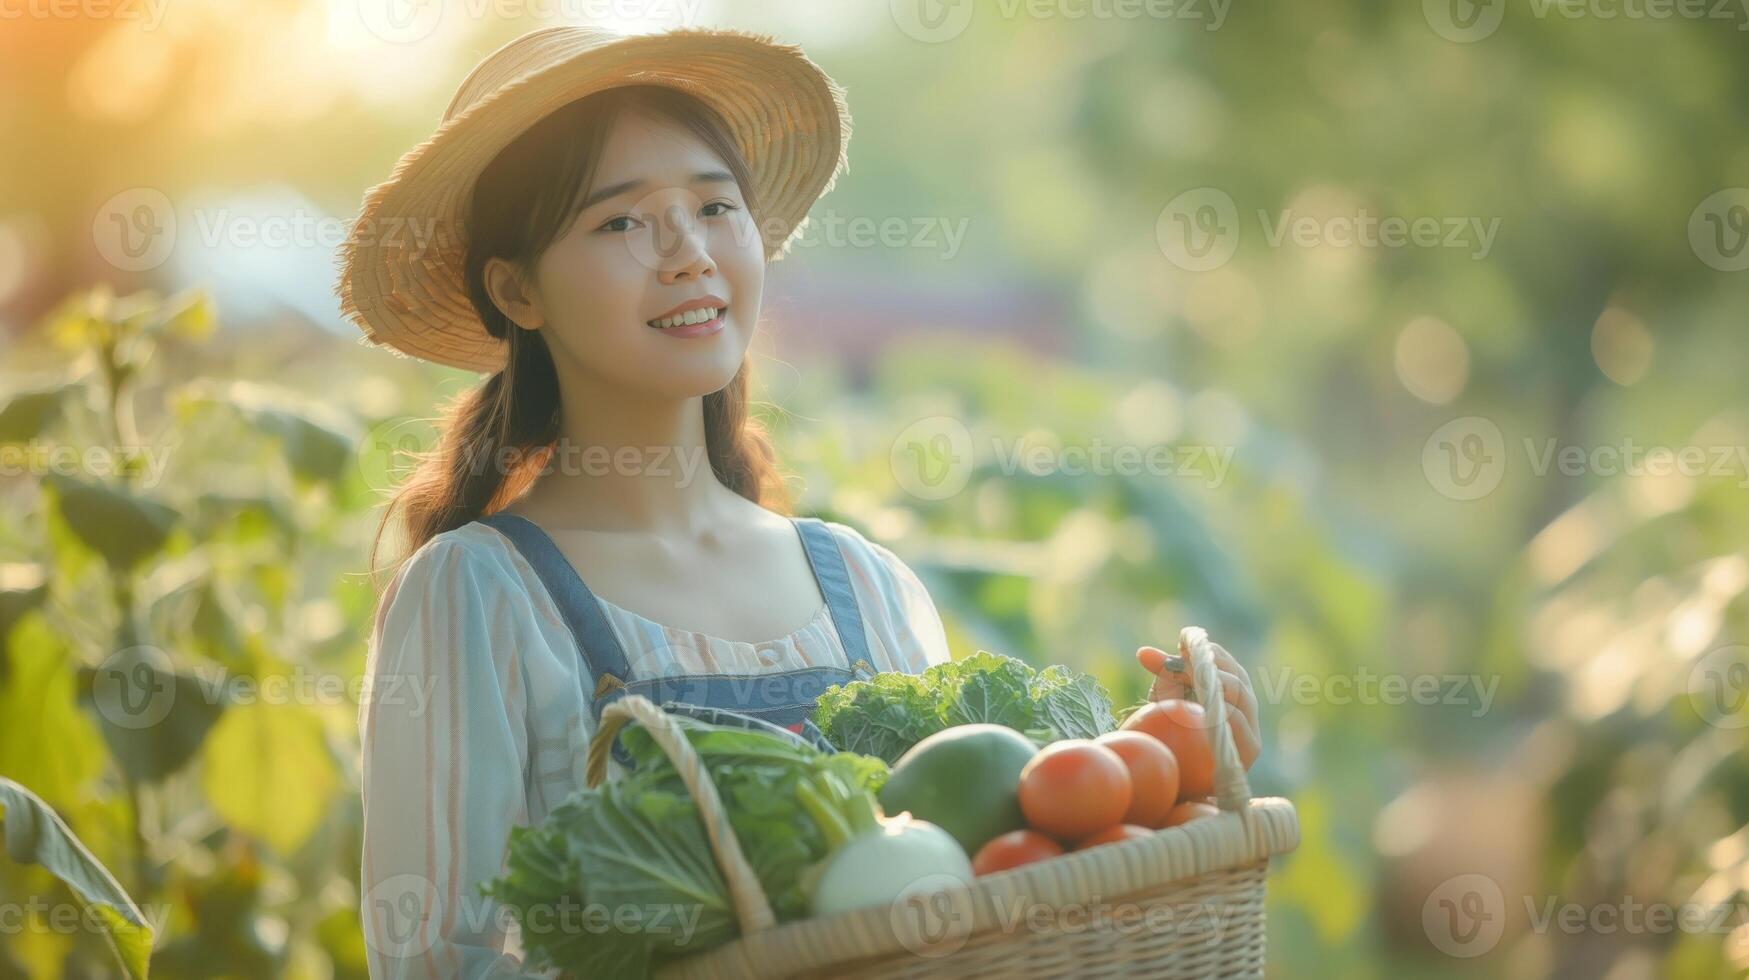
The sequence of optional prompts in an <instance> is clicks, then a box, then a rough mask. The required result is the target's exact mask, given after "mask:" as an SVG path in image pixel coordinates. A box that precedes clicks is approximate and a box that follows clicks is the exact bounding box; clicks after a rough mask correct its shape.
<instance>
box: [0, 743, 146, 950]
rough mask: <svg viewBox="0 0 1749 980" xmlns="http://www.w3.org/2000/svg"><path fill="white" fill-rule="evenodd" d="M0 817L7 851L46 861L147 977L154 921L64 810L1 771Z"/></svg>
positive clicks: (106, 935)
mask: <svg viewBox="0 0 1749 980" xmlns="http://www.w3.org/2000/svg"><path fill="white" fill-rule="evenodd" d="M0 822H4V825H5V833H6V853H7V855H8V856H9V857H10V858H11V859H12V860H14V861H17V862H20V863H29V864H40V865H42V866H43V867H44V868H47V869H48V870H49V872H51V873H52V874H54V876H55V877H56V878H59V879H60V880H61V881H63V882H65V883H66V885H67V887H68V889H70V890H71V891H72V893H73V895H74V896H75V897H76V898H77V899H78V901H79V904H80V907H81V908H82V909H84V910H85V911H87V912H88V913H90V915H91V917H92V918H93V919H94V920H95V921H96V923H97V924H98V925H99V927H100V928H101V930H102V933H103V935H104V938H105V939H106V940H107V941H108V943H109V946H110V949H111V950H113V951H114V952H115V957H116V960H117V961H118V962H119V963H120V964H121V966H122V969H124V970H126V971H127V974H128V976H130V977H141V978H143V977H145V976H146V971H147V963H148V962H149V960H150V959H151V955H152V926H151V925H150V924H149V923H148V922H147V921H146V917H145V916H144V915H142V914H140V910H139V908H138V907H137V906H136V905H134V902H133V899H131V898H129V897H128V894H127V892H125V891H123V890H122V887H121V885H120V884H119V883H118V882H117V881H116V880H115V876H114V875H111V874H110V873H109V871H108V869H106V868H104V866H103V865H102V864H100V863H99V862H98V860H97V859H96V858H95V857H92V856H91V852H90V851H88V850H86V848H85V845H84V844H82V843H80V841H79V838H78V837H76V836H74V834H73V831H72V830H71V829H70V828H68V826H67V825H66V823H64V822H63V821H62V820H61V818H60V816H59V815H57V814H56V813H55V811H54V810H52V809H50V807H49V805H48V804H47V803H44V802H43V801H42V799H41V798H40V797H38V796H37V795H36V794H35V793H32V792H31V791H30V790H28V789H26V788H25V787H24V786H22V785H21V784H19V783H16V782H14V781H12V780H10V779H7V778H5V777H3V776H0Z"/></svg>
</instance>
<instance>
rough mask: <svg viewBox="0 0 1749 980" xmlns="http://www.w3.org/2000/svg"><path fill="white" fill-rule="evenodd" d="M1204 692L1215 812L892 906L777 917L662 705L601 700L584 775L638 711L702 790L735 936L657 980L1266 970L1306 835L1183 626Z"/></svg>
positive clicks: (944, 881)
mask: <svg viewBox="0 0 1749 980" xmlns="http://www.w3.org/2000/svg"><path fill="white" fill-rule="evenodd" d="M1178 644H1179V649H1180V651H1181V652H1182V653H1183V654H1184V656H1185V657H1186V658H1187V659H1188V660H1189V662H1190V666H1191V680H1192V687H1193V689H1194V692H1195V697H1196V699H1197V701H1198V702H1199V703H1201V704H1202V705H1203V707H1204V709H1205V712H1206V717H1207V719H1208V723H1209V728H1210V733H1211V734H1212V736H1213V738H1214V748H1215V798H1216V801H1217V803H1218V805H1219V808H1220V810H1221V813H1220V814H1219V815H1218V816H1213V817H1204V818H1201V819H1198V820H1194V821H1192V822H1190V823H1188V824H1185V825H1183V826H1180V827H1170V828H1167V829H1165V830H1160V831H1156V832H1155V833H1154V834H1152V835H1150V836H1148V837H1145V838H1142V839H1138V840H1128V841H1122V842H1120V843H1115V844H1106V845H1103V846H1100V847H1094V848H1089V849H1087V850H1085V851H1075V852H1071V853H1069V854H1065V855H1063V856H1062V857H1057V858H1050V859H1048V860H1044V861H1038V862H1035V863H1033V864H1028V865H1023V866H1021V867H1018V868H1014V869H1011V870H1008V871H1002V872H997V873H995V874H989V875H984V876H981V877H979V878H978V879H976V881H975V882H974V883H973V884H971V885H970V886H967V885H966V884H964V883H962V882H959V881H957V880H955V879H952V878H950V877H949V876H946V875H942V876H940V878H939V879H935V880H931V879H925V880H923V881H920V882H918V883H917V884H916V885H915V886H914V887H913V889H912V891H911V892H909V893H907V895H906V896H905V897H904V898H902V899H901V900H900V901H899V902H895V903H893V905H892V906H890V907H889V906H879V907H874V908H868V909H860V910H857V911H854V912H846V913H842V914H839V915H833V916H825V917H821V918H812V919H801V920H797V921H793V922H788V923H784V924H782V925H778V924H777V922H776V918H775V916H774V915H773V914H772V911H771V905H770V903H769V902H767V900H766V897H765V892H764V889H763V888H762V887H761V886H760V884H759V879H758V878H757V877H755V876H754V874H753V871H752V869H751V868H750V867H749V866H748V864H747V859H746V856H745V855H744V854H742V852H741V847H740V844H739V843H738V842H737V841H736V840H735V835H734V833H733V831H732V830H731V829H730V825H729V820H728V815H727V814H726V813H725V812H724V810H723V806H722V801H721V800H720V799H719V798H718V796H717V791H716V787H715V786H714V785H713V784H712V783H711V781H710V778H709V776H708V774H707V772H706V770H705V768H704V765H703V763H702V762H700V760H699V758H698V755H697V753H695V752H694V751H693V749H692V746H691V744H690V743H689V742H688V741H687V740H686V738H685V736H684V735H683V734H682V733H681V732H680V731H679V729H678V728H677V727H675V726H674V725H673V724H672V723H670V722H668V720H667V717H668V716H667V715H666V714H665V713H664V712H663V711H662V709H660V708H658V707H656V706H655V705H654V704H652V703H650V701H649V700H647V699H645V698H641V697H636V696H628V697H625V698H622V699H620V700H619V701H616V702H615V703H613V704H611V705H609V706H608V707H607V708H606V709H604V710H603V711H602V717H601V727H600V728H599V730H598V731H597V732H596V736H595V738H594V739H593V743H592V744H591V746H590V751H589V758H588V764H587V772H586V776H587V780H588V784H589V785H590V786H592V787H593V786H597V785H600V783H601V781H602V780H603V779H604V778H605V777H606V772H607V752H606V747H607V746H609V745H611V743H612V740H613V738H614V735H615V733H617V732H618V731H619V729H620V727H622V726H623V725H625V724H626V723H627V722H629V721H636V722H638V723H640V724H642V725H644V726H645V728H646V729H648V730H649V733H650V734H651V736H653V738H654V740H655V741H656V743H657V744H659V745H660V746H661V747H662V749H663V751H664V752H666V753H667V754H668V757H669V759H670V760H671V761H672V762H673V763H674V766H675V769H676V770H677V771H678V772H679V773H680V775H681V778H682V779H683V780H684V781H685V783H686V786H687V789H688V790H689V791H690V792H691V793H692V796H693V799H694V800H695V801H697V803H698V806H699V812H700V815H701V816H702V818H703V819H704V823H705V829H706V831H707V833H708V835H709V838H710V842H711V849H712V852H713V853H714V854H715V856H716V859H717V864H718V866H719V867H720V868H721V869H722V872H723V878H724V880H725V881H726V882H727V883H728V886H729V892H730V897H731V900H732V901H733V903H734V908H735V914H736V918H737V921H738V922H739V923H740V927H741V936H740V938H738V939H736V940H734V941H732V942H730V943H727V944H724V945H722V946H718V947H716V948H714V949H711V950H708V951H705V952H702V953H698V954H696V955H693V956H689V957H686V958H684V959H679V960H673V961H670V962H668V963H666V964H664V965H663V966H662V967H661V968H660V969H658V971H657V974H656V975H657V976H658V977H660V978H662V980H692V978H717V977H787V978H794V980H803V978H807V980H816V978H818V980H824V978H832V980H874V978H882V980H886V978H930V980H937V978H939V980H945V978H948V977H953V978H961V977H975V978H1008V977H1075V978H1081V977H1100V976H1110V977H1124V978H1126V980H1127V978H1138V977H1170V978H1183V980H1192V978H1197V980H1204V978H1219V980H1226V978H1237V977H1261V976H1263V959H1264V947H1265V942H1264V921H1263V920H1264V909H1263V905H1264V901H1263V900H1264V878H1265V875H1266V873H1267V871H1268V868H1269V859H1270V857H1271V856H1272V855H1276V854H1282V853H1285V852H1287V851H1290V850H1292V849H1293V848H1294V847H1295V846H1296V845H1297V844H1298V843H1299V821H1298V819H1297V817H1296V816H1295V814H1294V808H1293V804H1291V803H1289V802H1288V801H1287V800H1284V799H1280V798H1277V797H1264V798H1258V799H1252V798H1251V789H1250V786H1249V784H1248V783H1247V782H1246V779H1245V769H1244V767H1243V766H1242V765H1240V763H1239V754H1238V750H1237V748H1236V747H1235V746H1234V744H1233V736H1232V732H1231V731H1230V730H1229V729H1228V727H1227V723H1226V701H1225V699H1224V698H1223V697H1222V695H1221V687H1220V682H1219V673H1218V672H1217V670H1216V667H1215V662H1214V653H1213V651H1212V650H1211V649H1210V646H1209V640H1208V634H1207V633H1206V632H1204V631H1203V630H1202V629H1201V628H1199V627H1195V626H1191V627H1186V628H1185V629H1184V630H1183V632H1182V633H1181V634H1180V635H1179V639H1178Z"/></svg>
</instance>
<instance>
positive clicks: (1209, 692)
mask: <svg viewBox="0 0 1749 980" xmlns="http://www.w3.org/2000/svg"><path fill="white" fill-rule="evenodd" d="M1178 649H1179V651H1180V652H1181V653H1182V654H1183V655H1184V659H1186V660H1188V661H1189V662H1190V687H1191V692H1192V693H1193V694H1194V695H1195V696H1196V699H1197V703H1199V704H1201V705H1202V708H1203V714H1204V720H1205V721H1207V722H1208V725H1209V728H1210V732H1209V735H1210V738H1211V740H1212V741H1213V743H1214V750H1215V803H1216V805H1217V806H1219V807H1220V808H1221V809H1222V810H1229V811H1238V810H1243V809H1245V803H1246V801H1247V800H1249V799H1250V798H1251V783H1250V781H1249V780H1247V779H1246V778H1245V766H1244V765H1243V764H1241V763H1240V762H1239V747H1238V746H1237V745H1236V744H1235V743H1234V742H1233V729H1232V728H1231V727H1229V726H1228V725H1227V712H1228V710H1230V709H1229V708H1228V705H1227V697H1226V693H1225V692H1224V691H1223V690H1222V688H1221V673H1220V670H1219V669H1218V668H1216V666H1215V651H1214V648H1213V647H1212V646H1211V645H1210V643H1209V634H1208V631H1207V630H1205V629H1203V628H1202V627H1201V626H1186V627H1185V628H1184V629H1182V630H1180V631H1179V632H1178Z"/></svg>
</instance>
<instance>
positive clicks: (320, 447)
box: [182, 381, 362, 481]
mask: <svg viewBox="0 0 1749 980" xmlns="http://www.w3.org/2000/svg"><path fill="white" fill-rule="evenodd" d="M182 398H183V401H184V403H185V404H188V405H191V406H203V405H204V406H209V407H219V406H222V407H225V408H228V409H230V410H231V411H234V412H236V413H237V415H238V417H240V418H241V419H243V421H245V422H247V423H248V424H249V425H251V426H253V427H254V428H255V429H256V430H258V431H260V432H262V433H264V434H266V435H268V436H271V437H273V438H275V439H277V440H278V441H279V443H280V447H281V449H282V451H283V452H284V453H285V457H286V461H287V463H289V464H290V466H291V468H292V472H293V473H296V474H297V475H298V476H300V477H303V478H305V479H311V480H324V481H334V480H338V479H339V478H340V477H342V476H343V475H344V474H345V472H346V470H347V468H348V467H351V466H352V465H354V462H355V457H354V453H355V447H356V446H357V444H358V442H359V439H360V438H361V437H362V433H360V432H359V431H358V427H357V426H356V425H355V424H354V423H352V422H350V421H349V420H347V419H345V418H343V417H341V416H339V415H337V414H336V413H334V412H332V411H330V410H328V409H325V408H324V407H322V406H320V405H316V404H312V403H308V402H305V401H304V400H302V399H300V398H299V397H297V396H296V395H294V394H293V393H291V392H288V391H282V390H279V389H276V388H272V387H270V386H267V385H261V384H255V383H253V382H247V381H234V382H231V383H230V384H224V385H220V384H214V383H210V382H197V383H196V384H193V385H190V386H188V387H187V388H186V389H184V393H183V395H182Z"/></svg>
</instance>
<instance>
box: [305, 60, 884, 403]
mask: <svg viewBox="0 0 1749 980" xmlns="http://www.w3.org/2000/svg"><path fill="white" fill-rule="evenodd" d="M624 85H667V86H671V87H673V88H677V89H680V90H681V91H684V92H687V93H689V94H691V95H693V96H695V97H697V98H698V99H699V100H700V101H702V102H704V103H705V104H706V105H708V106H710V107H711V108H713V109H715V110H716V111H717V113H718V114H719V115H721V116H722V118H723V121H724V122H725V123H727V124H728V127H729V129H730V131H731V133H732V134H733V137H734V140H735V144H736V145H737V146H738V147H740V149H741V152H742V153H743V154H744V155H745V156H746V158H747V163H748V166H749V168H750V171H751V173H752V180H753V187H752V188H751V191H752V193H753V194H754V196H755V197H756V198H757V200H758V201H759V202H760V205H761V209H762V210H763V212H764V214H763V215H762V216H761V221H760V227H761V228H762V229H765V228H772V227H776V228H787V229H790V232H789V234H788V235H787V236H785V237H783V238H782V240H774V239H776V238H777V237H778V236H775V235H771V236H768V240H767V241H766V242H765V253H766V260H767V261H771V260H774V259H776V258H779V257H781V256H782V255H783V254H784V252H785V251H786V250H787V249H788V247H789V243H790V241H791V240H793V239H794V238H795V237H796V235H799V234H800V233H801V231H802V229H803V227H804V226H805V223H806V220H807V214H808V208H809V207H811V206H812V205H813V203H814V201H815V200H816V199H818V198H819V197H820V195H822V194H824V193H825V192H826V191H828V190H830V189H831V187H832V184H833V183H834V182H835V181H836V180H837V179H838V174H839V173H840V172H841V171H843V170H844V169H845V168H846V166H847V164H846V155H845V154H846V150H847V148H848V146H849V143H850V114H849V109H848V107H847V105H846V102H845V98H844V90H843V88H842V87H840V86H839V85H838V84H837V83H836V82H834V81H833V80H832V79H831V78H830V77H829V76H828V75H827V74H826V73H825V72H823V71H821V70H820V68H819V66H818V65H815V64H814V63H813V62H812V61H810V60H809V59H808V57H807V56H806V55H804V54H803V53H802V51H801V49H800V48H799V47H797V46H795V45H788V44H780V43H778V42H776V41H774V40H773V39H772V38H771V37H770V36H768V35H762V34H753V33H748V32H743V31H734V30H723V29H714V28H696V27H685V28H676V29H673V30H669V31H664V32H660V33H654V34H630V35H628V34H618V33H615V32H613V31H609V30H604V29H601V28H595V27H548V28H542V29H540V30H535V31H530V32H529V33H527V34H524V35H522V36H521V37H519V38H517V39H515V40H514V41H511V42H510V43H509V44H506V45H504V46H503V47H501V48H499V49H498V50H496V51H494V52H492V53H491V54H489V55H487V56H486V58H485V59H484V60H482V61H481V62H480V63H479V64H478V65H476V66H474V69H473V71H471V72H469V73H468V76H467V77H466V78H464V79H463V80H462V83H461V86H460V88H458V89H457V90H456V94H455V97H454V98H453V99H451V100H450V104H449V108H448V109H447V110H445V111H444V114H443V122H442V123H441V124H440V125H439V126H438V128H437V131H436V132H435V133H433V134H432V135H431V136H430V137H429V138H428V139H426V140H425V141H424V142H423V143H420V144H419V145H418V146H416V147H414V148H413V149H411V150H409V151H407V153H406V154H404V155H403V156H402V157H401V159H400V162H398V163H397V164H395V169H394V173H393V175H392V176H390V178H389V179H388V180H387V181H385V182H383V183H381V184H378V185H376V186H375V187H372V188H371V189H370V190H369V191H367V192H366V193H365V196H364V204H363V206H362V207H361V208H360V211H359V215H358V219H357V221H356V222H355V223H354V224H353V226H352V229H351V231H350V232H349V233H348V235H347V239H346V242H345V243H344V244H343V245H342V246H341V254H340V278H339V281H338V282H337V283H336V284H335V293H336V294H337V295H338V296H339V297H340V311H341V314H342V315H343V316H345V317H346V318H347V319H349V320H351V321H352V322H353V323H354V324H356V325H357V326H358V327H359V329H361V330H363V331H364V335H365V336H364V340H365V341H366V342H368V343H374V344H379V345H383V346H386V347H390V348H393V349H395V350H398V351H400V352H402V353H404V354H408V355H412V356H414V357H420V358H424V359H426V360H431V361H436V362H437V363H439V364H447V365H451V366H453V367H460V368H467V369H470V370H475V371H488V372H489V371H496V370H498V369H500V368H502V367H503V366H504V362H505V357H506V353H507V344H506V343H505V342H504V341H501V340H498V339H496V338H494V337H492V336H491V335H490V334H488V333H487V332H486V328H485V325H484V324H482V323H481V322H480V318H479V316H478V315H476V314H475V312H474V308H473V305H472V303H470V302H469V300H468V295H467V289H466V287H465V285H464V284H463V281H462V263H463V258H464V257H465V255H466V254H467V229H466V227H465V218H466V215H467V208H468V203H469V201H470V200H471V199H472V194H473V186H474V180H475V179H476V178H477V177H478V176H479V174H480V172H481V171H482V170H483V169H485V167H486V164H488V163H489V162H491V160H492V158H493V157H494V156H495V155H496V154H497V153H498V151H499V150H501V149H503V148H504V147H505V146H506V145H508V144H509V143H510V142H511V141H512V140H514V139H515V138H516V137H517V136H518V135H519V134H521V133H522V131H523V130H525V129H526V128H528V127H529V126H530V125H531V124H533V123H535V122H537V121H538V120H540V119H541V118H542V117H544V116H545V115H547V114H548V113H550V112H552V111H553V110H555V109H557V108H559V107H560V106H562V105H564V104H566V103H568V102H571V101H573V100H576V99H580V98H582V97H584V96H586V95H591V94H593V93H596V92H600V91H603V90H605V89H610V88H616V87H619V86H624Z"/></svg>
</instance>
